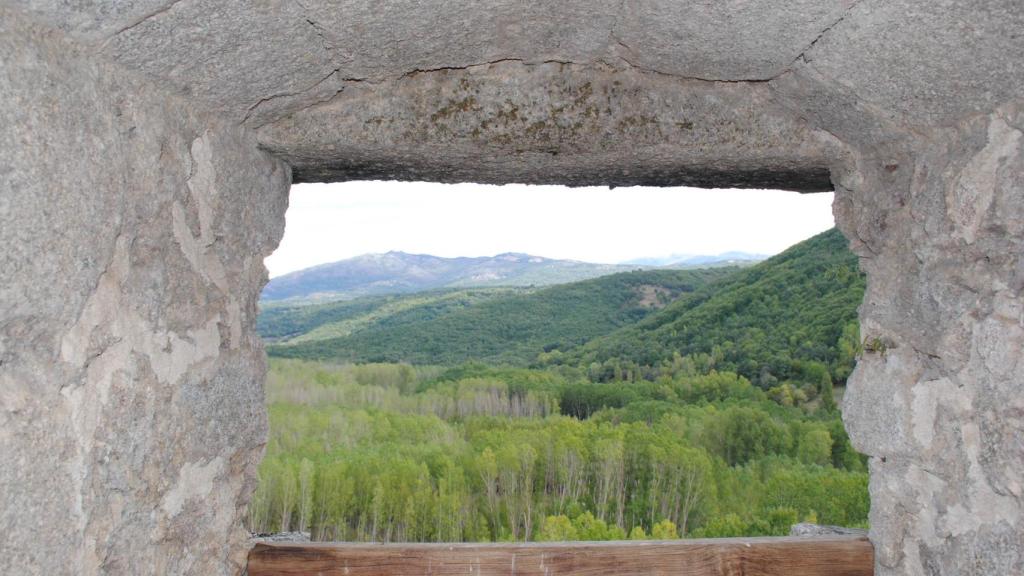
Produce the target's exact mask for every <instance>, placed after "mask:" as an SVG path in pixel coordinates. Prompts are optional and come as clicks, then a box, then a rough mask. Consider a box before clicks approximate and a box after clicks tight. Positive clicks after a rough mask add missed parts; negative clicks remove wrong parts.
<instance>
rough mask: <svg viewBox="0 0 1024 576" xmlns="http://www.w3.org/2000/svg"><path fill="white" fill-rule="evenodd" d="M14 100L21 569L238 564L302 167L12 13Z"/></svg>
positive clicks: (150, 569)
mask: <svg viewBox="0 0 1024 576" xmlns="http://www.w3.org/2000/svg"><path fill="white" fill-rule="evenodd" d="M0 102H3V104H2V106H0V215H2V223H0V246H2V248H0V270H2V271H3V281H2V282H0V460H2V462H0V573H2V574H19V575H22V574H46V575H52V574H100V573H103V574H235V573H237V572H238V571H239V570H240V569H241V567H242V566H243V565H244V560H245V553H246V547H245V544H244V539H245V538H246V534H244V532H243V531H242V529H241V522H240V518H241V516H242V514H243V513H244V511H245V505H246V502H247V500H248V497H249V494H250V492H251V488H252V486H251V484H252V482H253V478H254V472H255V467H256V465H257V464H258V462H259V459H260V457H261V455H262V450H263V442H264V438H265V433H266V416H265V410H264V407H263V392H262V383H263V373H264V369H265V367H264V360H263V354H262V351H261V348H260V343H259V341H258V338H257V337H256V336H255V335H254V331H253V323H254V320H255V314H256V298H257V295H258V293H259V290H260V288H261V287H262V285H263V283H264V282H265V275H266V272H265V270H264V268H263V264H262V259H263V257H264V256H266V255H267V254H268V253H269V252H270V251H271V250H272V249H273V248H274V247H275V246H276V244H277V242H278V240H279V238H280V235H281V234H282V232H283V213H284V210H285V206H286V203H287V190H288V186H289V184H290V171H289V168H288V167H287V166H286V165H285V164H283V163H281V162H280V161H278V160H275V159H273V158H272V157H270V156H268V155H266V154H264V153H261V152H258V151H257V149H256V146H255V145H254V142H253V141H252V140H251V139H250V138H249V136H248V135H247V134H246V133H245V131H244V130H243V129H241V128H239V127H237V125H226V124H223V123H220V122H219V121H217V120H216V119H214V118H211V117H207V116H203V115H201V114H199V113H196V112H194V111H193V110H192V109H191V108H190V106H189V105H187V104H185V103H183V102H182V101H179V100H177V99H175V98H173V97H168V96H166V95H165V94H164V93H161V92H160V91H157V90H155V89H153V88H150V87H149V86H148V84H147V82H146V81H145V80H144V79H141V78H140V77H137V76H135V75H132V74H128V73H125V72H124V71H121V70H118V69H115V68H114V67H113V66H110V65H106V64H102V63H99V62H98V61H97V60H96V59H95V58H91V57H89V55H88V54H83V53H80V52H79V51H78V49H77V48H75V47H74V46H72V45H70V44H68V43H66V42H65V41H64V39H63V37H62V35H61V34H60V33H57V32H54V31H51V30H47V29H44V28H40V27H37V26H35V25H34V24H32V23H30V22H27V21H26V20H24V19H22V18H20V17H19V16H18V15H17V14H14V13H12V12H11V11H9V10H7V9H5V8H0Z"/></svg>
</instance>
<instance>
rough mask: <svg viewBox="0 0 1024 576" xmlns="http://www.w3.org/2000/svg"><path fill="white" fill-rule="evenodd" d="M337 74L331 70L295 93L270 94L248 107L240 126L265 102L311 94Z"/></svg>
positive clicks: (363, 79) (311, 104)
mask: <svg viewBox="0 0 1024 576" xmlns="http://www.w3.org/2000/svg"><path fill="white" fill-rule="evenodd" d="M339 72H341V68H335V69H334V70H331V72H330V73H329V74H327V75H326V76H324V77H323V78H321V79H319V80H317V81H316V82H315V83H313V84H312V85H311V86H309V87H308V88H303V89H302V90H299V91H297V92H282V93H279V94H272V95H270V96H267V97H265V98H261V99H260V100H258V101H257V102H256V103H255V104H253V105H252V106H250V107H249V108H248V109H247V110H246V112H245V116H244V117H243V118H242V121H241V122H240V124H245V123H246V122H248V121H249V118H251V117H252V115H253V114H255V113H256V110H257V109H258V108H259V107H260V106H263V105H264V104H266V103H267V102H270V101H272V100H278V99H281V98H292V97H295V96H302V95H303V94H306V93H307V92H311V91H313V90H316V88H317V87H318V86H320V85H321V84H323V83H324V82H327V81H328V80H330V79H331V77H332V76H335V75H336V74H338V73H339ZM341 81H342V82H345V83H349V82H366V81H368V80H367V79H366V78H342V79H341ZM343 90H344V88H343V89H342V90H337V91H335V92H334V93H333V94H331V95H330V96H328V97H326V98H324V99H322V100H318V101H317V102H313V103H310V104H309V105H308V106H305V107H303V108H301V109H300V110H304V109H306V108H309V107H311V106H315V105H316V104H320V103H322V102H326V101H328V100H331V99H332V98H334V97H335V96H337V95H338V94H340V93H341V92H342V91H343ZM258 127H259V126H256V128H258Z"/></svg>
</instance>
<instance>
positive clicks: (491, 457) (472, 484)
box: [249, 360, 868, 542]
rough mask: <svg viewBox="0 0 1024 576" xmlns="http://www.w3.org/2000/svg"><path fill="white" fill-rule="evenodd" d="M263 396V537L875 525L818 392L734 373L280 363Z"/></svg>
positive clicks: (560, 535) (472, 536) (650, 532)
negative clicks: (789, 398) (802, 395)
mask: <svg viewBox="0 0 1024 576" xmlns="http://www.w3.org/2000/svg"><path fill="white" fill-rule="evenodd" d="M613 384H614V385H613ZM615 390H619V391H621V393H615V392H614V391H615ZM268 394H269V397H270V399H271V405H270V424H271V436H270V439H269V443H268V446H267V456H266V458H265V460H264V462H263V465H262V467H261V469H260V482H259V487H258V489H257V492H256V494H255V496H254V499H253V501H252V503H251V504H250V511H249V527H250V529H251V530H253V531H254V532H271V531H288V530H299V531H308V532H310V533H311V534H312V535H313V537H314V538H315V539H320V540H351V541H377V542H388V541H413V542H432V541H437V542H440V541H524V540H556V539H557V540H570V539H587V540H602V539H622V538H627V537H632V538H652V537H676V536H678V537H699V536H731V535H771V534H783V533H785V532H787V531H788V529H789V526H790V524H792V523H795V522H797V521H801V520H808V519H810V520H814V521H818V522H824V523H830V524H841V525H863V524H864V523H865V522H866V519H867V511H868V497H867V474H866V471H865V468H864V463H863V461H862V459H861V458H860V457H859V456H857V455H856V454H855V453H854V452H853V450H852V449H851V448H850V446H849V442H848V440H847V438H846V436H845V433H843V431H842V426H841V424H840V423H839V421H838V414H837V413H836V411H835V410H834V409H830V408H828V407H826V406H825V405H823V404H822V403H821V398H820V397H818V398H814V399H808V400H806V401H804V402H802V403H801V404H799V405H784V404H782V403H779V402H777V401H776V400H773V399H772V398H770V397H769V396H768V394H766V393H765V392H764V391H762V390H760V389H758V388H756V387H754V386H753V385H752V384H751V383H750V382H749V381H748V380H747V379H746V378H744V377H742V376H739V375H736V374H734V373H727V372H717V371H713V370H712V371H710V372H708V373H705V374H701V373H699V372H690V373H683V372H680V373H678V374H676V375H674V376H664V377H662V378H661V379H659V380H658V381H656V382H646V381H644V382H629V381H619V382H614V383H592V382H588V381H586V380H577V379H574V377H573V376H571V375H569V376H567V375H565V374H561V373H559V372H557V371H552V370H529V369H517V368H492V367H488V366H485V365H479V364H474V365H465V366H460V367H456V368H452V369H449V370H441V369H438V368H419V367H411V366H407V365H393V364H378V365H362V366H337V367H332V366H327V365H323V364H317V363H311V362H302V361H292V360H274V361H272V364H271V375H270V379H269V382H268ZM582 407H585V408H582Z"/></svg>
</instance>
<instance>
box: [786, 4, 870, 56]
mask: <svg viewBox="0 0 1024 576" xmlns="http://www.w3.org/2000/svg"><path fill="white" fill-rule="evenodd" d="M863 1H864V0H854V2H853V4H850V7H849V8H847V9H846V10H843V13H842V14H840V15H839V18H837V19H836V20H835V21H833V22H832V23H831V24H829V25H828V26H826V27H825V28H824V29H823V30H822V31H821V32H819V33H818V35H817V36H815V37H814V40H811V43H810V44H808V45H807V46H805V47H804V49H803V50H801V51H800V53H799V54H797V55H796V58H793V60H792V62H790V63H789V66H787V67H786V69H787V70H788V69H790V68H792V67H793V66H795V65H796V63H797V62H801V61H802V62H803V63H805V64H808V63H810V61H809V60H807V53H808V52H810V51H811V49H812V48H814V46H815V45H816V44H817V43H818V41H820V40H821V39H822V38H824V37H825V35H826V34H828V33H829V32H830V31H831V30H832V29H833V28H835V27H836V26H838V25H839V23H840V22H842V21H843V20H845V19H846V17H847V16H849V15H850V12H853V9H854V8H856V7H857V6H858V5H860V3H861V2H863Z"/></svg>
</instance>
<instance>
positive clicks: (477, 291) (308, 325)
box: [256, 288, 530, 344]
mask: <svg viewBox="0 0 1024 576" xmlns="http://www.w3.org/2000/svg"><path fill="white" fill-rule="evenodd" d="M529 291H530V289H527V288H474V289H463V290H456V289H449V290H434V291H428V292H416V293H414V294H388V295H384V296H365V297H363V298H356V299H355V300H337V301H333V302H326V303H322V304H310V303H308V302H307V303H299V304H285V303H278V302H262V303H261V304H260V306H261V310H260V315H259V317H258V318H257V320H256V328H257V330H258V331H259V333H260V336H262V337H263V338H264V340H266V341H268V342H277V343H284V344H297V343H299V342H305V341H310V340H323V339H326V338H335V337H340V336H347V335H348V334H351V333H352V332H355V331H357V330H360V329H362V328H365V327H367V326H370V325H372V324H374V323H375V322H378V321H380V320H381V319H383V318H387V317H389V316H393V315H395V314H400V313H403V312H405V311H408V310H413V309H416V308H420V309H421V310H420V311H419V312H418V313H416V312H414V313H413V314H415V315H419V316H422V315H423V314H424V313H429V314H430V315H433V316H436V315H440V314H444V313H447V312H450V311H452V310H455V309H458V308H464V307H466V306H472V305H474V304H478V303H480V302H483V301H485V300H489V299H491V298H498V297H501V296H508V295H511V294H517V293H526V292H529Z"/></svg>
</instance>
